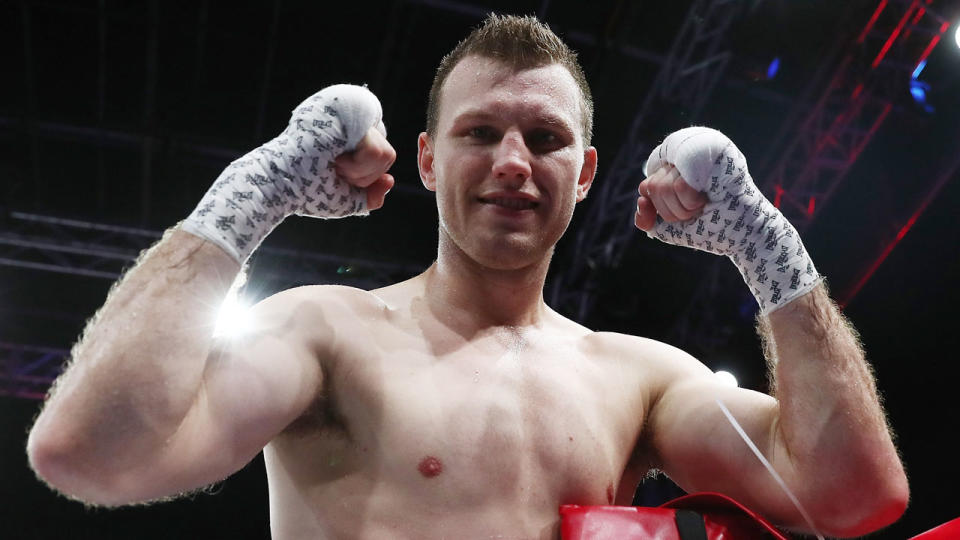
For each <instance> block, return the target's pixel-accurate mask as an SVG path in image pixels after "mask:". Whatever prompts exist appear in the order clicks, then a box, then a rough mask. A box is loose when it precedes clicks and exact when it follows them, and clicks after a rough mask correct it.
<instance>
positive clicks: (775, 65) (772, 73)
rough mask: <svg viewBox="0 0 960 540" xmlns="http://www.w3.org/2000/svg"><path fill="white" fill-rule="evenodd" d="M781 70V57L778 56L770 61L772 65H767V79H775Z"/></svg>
mask: <svg viewBox="0 0 960 540" xmlns="http://www.w3.org/2000/svg"><path fill="white" fill-rule="evenodd" d="M778 71H780V57H779V56H778V57H776V58H774V59H773V61H772V62H770V65H769V66H768V67H767V80H770V79H773V78H774V77H776V76H777V72H778Z"/></svg>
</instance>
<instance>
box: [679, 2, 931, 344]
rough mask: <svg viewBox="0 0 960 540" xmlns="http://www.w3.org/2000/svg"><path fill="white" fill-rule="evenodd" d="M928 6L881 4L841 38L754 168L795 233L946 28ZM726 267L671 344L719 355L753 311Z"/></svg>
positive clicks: (711, 277)
mask: <svg viewBox="0 0 960 540" xmlns="http://www.w3.org/2000/svg"><path fill="white" fill-rule="evenodd" d="M927 3H929V2H927ZM924 5H925V3H924V2H921V1H920V0H906V1H899V2H897V1H896V0H894V1H887V0H881V1H880V2H879V4H878V6H877V7H876V9H875V10H874V11H873V12H872V16H871V17H870V19H869V20H868V21H867V22H866V23H865V25H864V26H863V27H862V28H863V29H862V31H861V32H860V34H859V35H857V36H850V35H845V36H841V37H840V38H839V39H838V40H837V42H836V44H835V46H834V53H833V54H832V55H831V56H830V58H827V59H825V61H824V64H825V65H826V66H830V67H832V68H833V71H832V72H829V71H823V72H822V73H821V74H819V75H818V76H816V77H814V78H813V80H812V81H811V83H810V85H809V87H808V88H807V90H806V92H805V95H806V96H808V97H809V96H817V97H816V98H815V101H814V100H813V99H806V100H802V101H801V103H799V104H798V106H797V109H796V110H795V111H794V112H793V114H791V116H790V118H789V119H788V120H787V121H786V122H785V123H784V124H783V126H782V128H781V130H780V132H779V134H778V136H777V137H776V138H775V139H774V143H773V144H772V145H771V151H770V153H769V154H768V156H767V158H766V159H765V160H764V163H765V164H761V166H760V167H759V168H758V169H756V170H759V171H760V174H759V175H758V174H757V173H756V170H755V172H754V178H756V179H757V180H758V183H760V185H761V189H762V190H763V191H764V193H765V194H766V195H767V196H768V198H770V199H771V200H772V201H773V202H774V204H775V205H776V206H778V207H779V208H780V210H781V211H782V212H783V213H784V215H785V216H787V218H788V219H789V220H790V221H791V223H793V224H794V226H795V227H796V228H797V229H799V230H801V231H802V230H804V229H807V228H809V226H810V225H811V224H812V223H813V221H814V219H815V218H816V217H817V215H819V213H820V211H821V210H822V209H823V208H824V206H825V205H826V203H827V201H829V200H830V197H831V196H832V195H833V193H834V192H835V190H836V189H837V187H838V186H839V185H840V184H841V183H842V182H843V180H844V179H845V178H846V176H847V174H848V172H849V171H850V168H851V167H852V166H853V165H854V163H855V162H856V161H857V159H858V158H859V156H860V154H861V153H862V152H863V150H864V148H865V147H866V146H867V144H868V143H869V142H870V140H871V139H872V138H873V136H874V135H875V134H876V132H877V130H878V129H880V127H881V126H882V125H883V122H884V120H886V118H887V116H888V115H889V113H890V112H891V110H892V108H893V106H894V102H895V101H896V99H897V95H898V94H900V93H902V92H903V90H904V88H905V85H906V84H907V83H908V81H909V77H910V72H912V71H913V70H914V68H915V67H916V66H917V64H918V63H919V61H920V60H921V59H922V58H925V57H926V55H928V54H929V53H930V50H931V49H932V45H935V44H936V42H937V41H939V37H938V36H940V35H941V34H942V33H943V32H944V31H945V30H946V26H944V19H943V18H942V17H940V16H939V15H937V14H935V13H933V12H930V11H929V10H928V9H927V8H925V7H924ZM841 55H842V57H841ZM831 58H833V60H831ZM837 58H840V60H839V61H837V60H836V59H837ZM825 81H829V82H827V83H826V84H824V82H825ZM811 102H813V105H812V106H811V105H809V104H810V103H811ZM805 103H806V104H805ZM771 163H772V165H768V164H771ZM761 178H766V181H761ZM727 264H728V263H727V261H725V260H718V261H717V262H716V263H714V264H712V265H711V267H710V268H709V270H708V271H707V275H706V276H705V278H704V279H703V280H702V281H701V284H700V287H699V290H698V291H697V292H696V293H695V294H694V296H693V298H692V300H691V302H690V304H689V305H688V306H687V308H686V309H685V310H684V312H683V314H682V316H681V317H680V319H679V321H678V323H677V324H676V325H675V326H674V328H673V329H672V332H671V334H670V336H669V339H670V340H671V341H672V342H677V343H684V344H686V345H687V346H689V347H691V348H693V349H697V350H701V351H711V350H715V349H716V348H718V347H720V346H722V345H724V344H725V343H726V342H727V341H728V339H727V336H728V335H729V325H730V319H732V318H734V317H735V316H736V311H738V310H739V309H741V308H742V306H744V305H750V306H752V307H753V303H752V299H750V298H749V296H748V295H747V293H746V288H745V287H742V285H741V284H740V283H738V282H735V281H736V279H737V278H736V277H735V274H734V273H732V272H726V271H725V270H726V269H725V268H724V266H725V265H727ZM868 277H869V276H868ZM728 290H741V291H743V292H742V293H741V295H742V296H743V300H742V301H740V302H736V301H734V302H733V304H734V305H730V306H718V305H717V302H716V298H717V297H718V296H720V295H721V294H722V291H728ZM737 304H739V305H737Z"/></svg>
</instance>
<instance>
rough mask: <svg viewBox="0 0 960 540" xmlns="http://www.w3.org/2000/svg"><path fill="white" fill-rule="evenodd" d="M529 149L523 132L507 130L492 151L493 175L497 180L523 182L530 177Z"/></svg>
mask: <svg viewBox="0 0 960 540" xmlns="http://www.w3.org/2000/svg"><path fill="white" fill-rule="evenodd" d="M530 175H531V170H530V150H529V149H528V148H527V144H526V142H524V140H523V134H521V133H520V132H519V131H517V130H509V131H507V133H506V134H504V136H503V138H502V139H500V143H499V144H498V145H497V148H496V150H495V152H494V157H493V176H494V177H495V178H496V179H498V180H505V181H508V182H518V183H521V184H522V183H523V182H524V181H526V180H527V179H528V178H530Z"/></svg>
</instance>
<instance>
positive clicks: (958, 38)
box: [953, 24, 960, 47]
mask: <svg viewBox="0 0 960 540" xmlns="http://www.w3.org/2000/svg"><path fill="white" fill-rule="evenodd" d="M953 39H954V40H955V41H956V42H957V47H960V24H958V25H957V33H955V34H954V35H953Z"/></svg>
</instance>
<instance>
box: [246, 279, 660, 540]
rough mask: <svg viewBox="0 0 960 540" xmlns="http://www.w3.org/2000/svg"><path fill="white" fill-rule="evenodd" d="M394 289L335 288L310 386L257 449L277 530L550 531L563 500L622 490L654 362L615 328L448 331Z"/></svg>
mask: <svg viewBox="0 0 960 540" xmlns="http://www.w3.org/2000/svg"><path fill="white" fill-rule="evenodd" d="M395 287H398V288H396V289H390V288H388V289H385V290H382V291H377V292H376V293H375V294H371V293H365V292H362V291H352V290H351V291H346V290H342V291H341V292H339V293H338V294H347V295H355V296H356V298H351V299H350V301H349V302H348V303H349V304H350V305H354V306H357V309H356V310H355V311H354V312H352V313H346V314H338V315H337V320H336V322H334V323H333V324H334V326H335V327H336V339H335V340H334V341H335V343H334V344H333V345H332V347H333V349H332V350H331V351H329V356H328V357H327V358H326V359H325V360H324V361H322V365H323V371H324V382H323V388H322V389H321V391H320V392H319V398H318V400H317V402H316V404H315V405H314V406H313V407H312V408H311V410H310V411H308V413H307V414H305V415H304V416H303V417H301V418H300V419H299V420H297V421H296V422H295V423H294V424H292V425H291V426H290V427H289V428H288V429H287V430H286V431H284V432H283V433H282V434H281V435H280V436H278V437H277V438H276V439H275V440H274V441H273V442H271V444H270V445H269V446H268V447H267V448H266V449H265V451H264V455H265V458H266V464H267V473H268V479H269V487H270V506H271V510H270V513H271V529H272V531H273V535H274V538H275V539H277V540H281V539H293V538H311V539H316V538H397V539H405V538H417V539H428V538H437V539H440V538H503V539H506V538H537V539H541V538H551V539H552V538H558V536H559V535H558V532H557V531H558V520H559V517H558V508H559V505H561V504H585V505H602V504H614V503H619V504H629V503H630V500H631V498H632V496H633V490H634V488H635V487H636V485H637V482H638V481H639V479H640V477H641V476H642V475H643V474H645V473H646V471H647V468H646V466H645V465H646V461H645V459H644V458H642V457H641V452H640V449H642V444H640V445H638V441H640V440H641V435H642V433H641V432H642V426H643V424H644V418H645V415H646V414H647V412H648V410H649V407H650V406H651V399H652V396H651V391H649V390H648V389H649V388H650V386H651V385H650V384H649V379H650V378H651V377H654V376H655V374H653V373H651V372H650V369H648V368H645V367H644V366H645V363H644V362H643V361H642V358H640V359H639V360H638V358H624V357H623V355H621V354H611V351H613V350H616V349H617V347H611V346H610V343H609V342H610V341H621V342H622V340H623V339H626V337H625V336H612V335H609V334H599V333H593V332H590V331H589V330H587V329H586V328H583V327H581V326H579V325H576V324H575V323H572V322H570V321H567V320H565V319H563V318H562V317H560V316H559V315H556V314H553V317H551V319H550V321H548V322H546V323H545V324H544V325H543V326H542V327H541V328H538V329H537V330H535V331H532V332H528V333H525V334H521V333H520V332H518V331H517V330H512V329H509V328H490V329H486V330H483V331H480V332H476V333H475V334H474V335H459V334H457V333H456V332H454V331H453V330H451V329H450V328H449V327H448V326H447V325H445V324H444V322H443V321H440V320H437V318H436V317H433V316H432V315H431V313H430V312H429V310H428V309H427V308H426V306H425V304H424V302H423V300H422V299H421V298H418V297H416V296H411V295H409V294H407V293H406V292H405V290H404V289H403V287H402V286H395ZM318 289H320V288H306V289H304V294H312V293H311V292H310V291H314V292H316V291H317V290H318ZM632 339H637V338H632ZM620 350H622V347H620ZM638 354H639V355H641V356H642V348H641V350H640V351H638ZM318 361H320V360H319V359H318Z"/></svg>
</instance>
